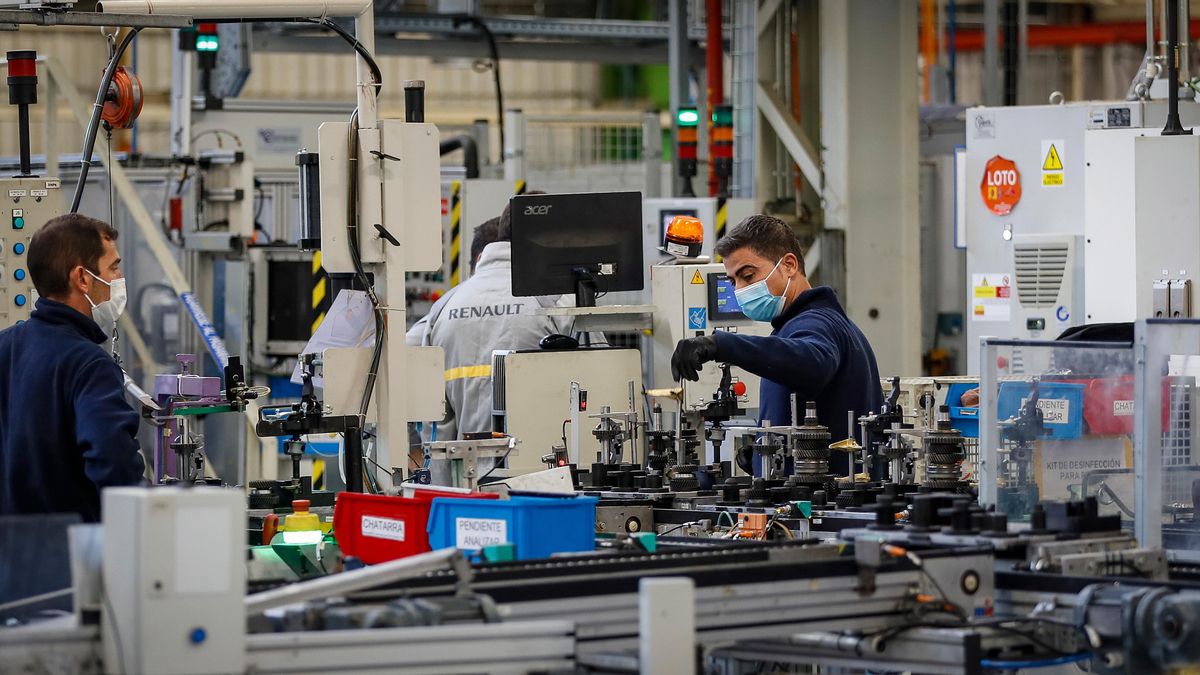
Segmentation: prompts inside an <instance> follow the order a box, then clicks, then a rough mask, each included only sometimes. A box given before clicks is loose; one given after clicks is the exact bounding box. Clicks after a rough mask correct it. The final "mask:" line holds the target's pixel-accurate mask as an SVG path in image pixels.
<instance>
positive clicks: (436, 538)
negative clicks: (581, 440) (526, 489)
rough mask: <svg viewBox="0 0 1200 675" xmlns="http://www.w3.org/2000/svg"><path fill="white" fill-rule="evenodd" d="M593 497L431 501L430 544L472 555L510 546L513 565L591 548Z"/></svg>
mask: <svg viewBox="0 0 1200 675" xmlns="http://www.w3.org/2000/svg"><path fill="white" fill-rule="evenodd" d="M598 501H599V500H598V499H596V498H595V497H583V496H580V497H570V498H563V499H556V498H550V497H513V498H512V499H508V500H499V501H492V500H486V501H485V500H480V499H452V498H439V499H435V500H433V508H432V510H431V511H430V512H429V528H428V529H429V545H430V546H431V547H433V548H434V549H439V548H448V547H451V546H453V547H457V548H460V549H463V550H465V551H477V550H479V549H481V548H483V547H484V546H490V545H492V544H504V543H510V544H512V545H513V546H514V547H515V548H516V557H517V559H518V560H529V559H532V558H546V557H549V556H551V555H553V554H555V553H575V552H579V551H593V550H595V548H596V502H598Z"/></svg>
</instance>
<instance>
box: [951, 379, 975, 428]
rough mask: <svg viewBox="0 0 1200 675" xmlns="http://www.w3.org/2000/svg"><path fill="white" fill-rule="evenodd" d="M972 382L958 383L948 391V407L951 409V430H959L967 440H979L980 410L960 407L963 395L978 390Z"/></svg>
mask: <svg viewBox="0 0 1200 675" xmlns="http://www.w3.org/2000/svg"><path fill="white" fill-rule="evenodd" d="M978 388H979V385H977V384H973V383H971V382H956V383H954V384H952V385H949V387H948V388H947V389H946V405H947V406H948V407H949V408H950V428H951V429H957V430H958V431H959V433H961V434H962V435H963V436H964V437H965V438H979V408H978V407H974V408H967V407H964V406H961V405H959V401H961V400H962V396H963V394H965V393H967V392H968V391H971V390H972V389H978Z"/></svg>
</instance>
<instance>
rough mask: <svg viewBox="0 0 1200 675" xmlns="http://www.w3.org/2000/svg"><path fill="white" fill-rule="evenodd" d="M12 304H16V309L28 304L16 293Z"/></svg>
mask: <svg viewBox="0 0 1200 675" xmlns="http://www.w3.org/2000/svg"><path fill="white" fill-rule="evenodd" d="M13 302H14V303H16V305H17V307H24V306H25V303H26V302H28V299H27V298H26V297H25V296H24V295H21V294H20V293H18V294H17V295H16V297H14V298H13Z"/></svg>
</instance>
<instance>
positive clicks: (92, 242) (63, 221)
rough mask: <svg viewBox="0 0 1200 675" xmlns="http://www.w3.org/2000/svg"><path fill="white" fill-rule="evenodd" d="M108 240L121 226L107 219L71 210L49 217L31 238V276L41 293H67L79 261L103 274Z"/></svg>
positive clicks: (57, 294)
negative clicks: (71, 211) (110, 223)
mask: <svg viewBox="0 0 1200 675" xmlns="http://www.w3.org/2000/svg"><path fill="white" fill-rule="evenodd" d="M106 240H107V241H116V240H117V230H116V228H114V227H113V226H112V225H109V224H108V223H106V222H104V221H103V220H96V219H95V218H90V217H88V216H85V215H82V214H79V213H68V214H66V215H62V216H57V217H54V218H51V219H50V220H49V221H47V222H46V224H45V225H43V226H42V229H40V230H38V231H37V233H36V234H34V235H33V239H31V240H30V242H29V278H30V279H32V280H33V287H34V288H36V289H37V292H38V295H40V296H42V297H48V298H52V297H62V296H65V295H66V294H67V292H68V291H69V290H70V288H71V281H70V279H71V270H73V269H75V268H76V267H78V266H79V265H83V266H84V267H85V268H87V269H89V270H91V271H93V272H96V273H97V274H99V273H100V270H99V269H98V267H99V265H100V257H101V256H103V255H104V242H105V241H106Z"/></svg>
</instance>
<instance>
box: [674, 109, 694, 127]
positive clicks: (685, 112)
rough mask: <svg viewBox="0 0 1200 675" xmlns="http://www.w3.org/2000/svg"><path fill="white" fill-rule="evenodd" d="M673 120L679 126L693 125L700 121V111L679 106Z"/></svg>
mask: <svg viewBox="0 0 1200 675" xmlns="http://www.w3.org/2000/svg"><path fill="white" fill-rule="evenodd" d="M675 121H676V122H678V123H679V126H681V127H694V126H696V125H697V124H699V123H700V113H698V112H696V109H695V108H680V109H679V112H678V113H676V115H675Z"/></svg>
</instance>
